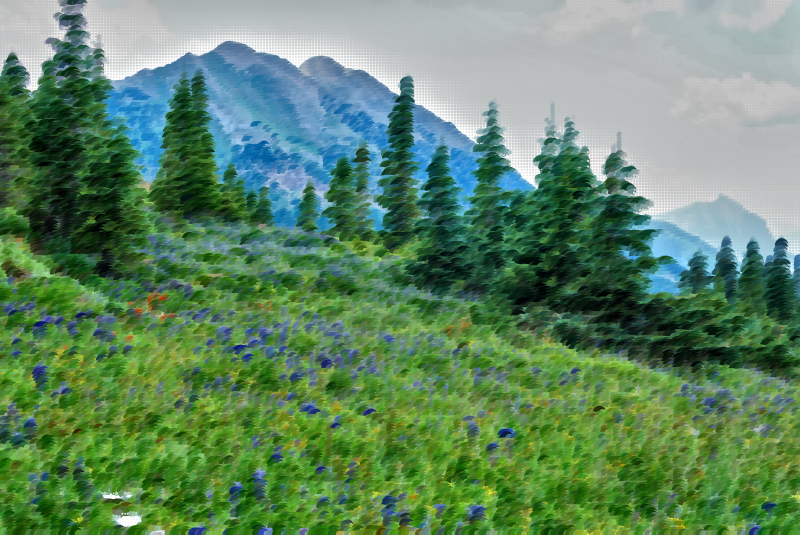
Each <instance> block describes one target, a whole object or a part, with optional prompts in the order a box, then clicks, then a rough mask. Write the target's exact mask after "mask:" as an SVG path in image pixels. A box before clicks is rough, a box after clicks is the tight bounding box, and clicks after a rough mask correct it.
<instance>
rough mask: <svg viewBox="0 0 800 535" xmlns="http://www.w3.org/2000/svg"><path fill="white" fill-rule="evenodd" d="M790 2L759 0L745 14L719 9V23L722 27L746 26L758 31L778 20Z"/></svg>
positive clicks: (790, 0) (784, 0)
mask: <svg viewBox="0 0 800 535" xmlns="http://www.w3.org/2000/svg"><path fill="white" fill-rule="evenodd" d="M791 4H792V0H761V5H760V6H758V7H757V8H756V9H754V10H753V11H752V12H751V13H750V14H749V15H747V16H743V15H736V14H733V13H729V12H727V11H721V12H720V14H719V23H720V25H721V26H722V27H723V28H728V29H735V28H747V29H748V30H750V31H751V32H759V31H761V30H766V29H767V28H769V27H770V26H772V25H773V24H775V23H776V22H778V21H779V20H780V19H781V17H783V16H784V15H785V14H786V10H787V9H788V8H789V6H790V5H791Z"/></svg>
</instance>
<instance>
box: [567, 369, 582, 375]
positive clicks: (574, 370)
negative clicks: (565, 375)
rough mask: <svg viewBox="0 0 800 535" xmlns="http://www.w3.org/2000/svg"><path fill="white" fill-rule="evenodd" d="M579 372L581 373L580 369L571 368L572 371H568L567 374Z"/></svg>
mask: <svg viewBox="0 0 800 535" xmlns="http://www.w3.org/2000/svg"><path fill="white" fill-rule="evenodd" d="M579 371H581V370H580V368H572V371H570V372H569V373H570V374H573V373H578V372H579Z"/></svg>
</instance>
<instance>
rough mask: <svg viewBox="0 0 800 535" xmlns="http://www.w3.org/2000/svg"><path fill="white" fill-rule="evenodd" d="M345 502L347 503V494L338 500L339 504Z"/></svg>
mask: <svg viewBox="0 0 800 535" xmlns="http://www.w3.org/2000/svg"><path fill="white" fill-rule="evenodd" d="M346 503H347V496H345V497H344V498H342V499H341V500H339V505H344V504H346Z"/></svg>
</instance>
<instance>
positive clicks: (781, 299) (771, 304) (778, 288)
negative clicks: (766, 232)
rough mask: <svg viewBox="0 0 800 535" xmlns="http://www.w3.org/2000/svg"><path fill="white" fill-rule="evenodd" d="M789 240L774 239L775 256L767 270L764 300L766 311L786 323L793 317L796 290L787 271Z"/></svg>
mask: <svg viewBox="0 0 800 535" xmlns="http://www.w3.org/2000/svg"><path fill="white" fill-rule="evenodd" d="M788 249H789V242H788V241H786V239H785V238H778V239H777V240H776V241H775V249H774V253H775V257H774V259H773V260H772V264H771V266H770V267H769V271H768V272H767V279H766V291H765V294H764V300H765V302H766V305H767V313H768V314H769V315H770V316H772V317H773V318H775V319H776V320H777V321H780V322H781V323H782V324H784V325H786V324H787V323H789V322H790V321H792V320H793V319H794V318H795V308H796V305H797V291H796V290H795V285H794V281H793V280H792V275H791V273H790V271H789V266H790V262H789V258H788Z"/></svg>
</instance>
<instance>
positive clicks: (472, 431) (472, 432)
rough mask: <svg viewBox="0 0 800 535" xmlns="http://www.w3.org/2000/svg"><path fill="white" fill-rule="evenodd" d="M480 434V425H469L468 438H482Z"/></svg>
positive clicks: (471, 423)
mask: <svg viewBox="0 0 800 535" xmlns="http://www.w3.org/2000/svg"><path fill="white" fill-rule="evenodd" d="M480 434H481V428H480V427H478V424H476V423H475V422H470V423H469V424H468V425H467V437H469V438H475V437H478V436H480Z"/></svg>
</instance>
